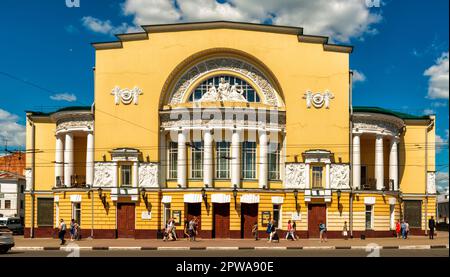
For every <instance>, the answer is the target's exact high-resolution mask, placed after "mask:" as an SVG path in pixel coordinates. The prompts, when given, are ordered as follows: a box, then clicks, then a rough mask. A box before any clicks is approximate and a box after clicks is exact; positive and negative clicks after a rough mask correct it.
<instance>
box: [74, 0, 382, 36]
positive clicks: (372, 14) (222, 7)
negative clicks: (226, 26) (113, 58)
mask: <svg viewBox="0 0 450 277" xmlns="http://www.w3.org/2000/svg"><path fill="white" fill-rule="evenodd" d="M176 3H177V4H178V6H176V5H175V1H174V0H125V2H124V3H123V4H122V13H123V14H124V15H126V16H134V18H133V23H134V24H135V25H136V26H139V25H146V24H162V23H176V22H191V21H213V20H230V21H243V22H253V23H263V22H266V21H272V22H273V23H274V24H277V25H289V26H298V27H304V28H305V33H306V34H314V35H325V36H330V37H331V38H332V39H333V40H337V41H341V42H348V41H350V40H351V39H352V38H357V39H363V37H364V35H366V34H375V33H377V30H376V29H375V27H374V25H375V24H376V23H379V22H380V21H381V20H382V16H381V14H380V13H379V11H380V9H376V8H371V9H370V8H368V7H367V5H366V3H365V1H363V0H316V1H310V0H279V1H273V0H228V1H227V2H223V3H219V2H217V1H216V0H190V1H185V0H183V1H177V2H176ZM82 21H83V25H84V26H85V27H87V28H89V29H90V30H92V31H94V32H98V33H103V34H112V33H116V32H118V31H123V30H124V29H126V30H127V31H130V30H137V29H139V28H138V27H134V28H133V27H132V26H128V24H126V23H122V24H121V25H120V26H119V27H114V26H113V25H112V23H111V21H109V20H106V21H102V20H99V19H97V18H94V17H91V16H86V17H84V18H83V19H82Z"/></svg>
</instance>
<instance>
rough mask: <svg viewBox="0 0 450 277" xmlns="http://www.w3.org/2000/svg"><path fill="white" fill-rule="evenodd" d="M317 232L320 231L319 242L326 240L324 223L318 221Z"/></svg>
mask: <svg viewBox="0 0 450 277" xmlns="http://www.w3.org/2000/svg"><path fill="white" fill-rule="evenodd" d="M319 232H320V242H324V241H325V242H327V226H326V225H325V223H323V222H320V224H319Z"/></svg>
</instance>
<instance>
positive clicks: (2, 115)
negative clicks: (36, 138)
mask: <svg viewBox="0 0 450 277" xmlns="http://www.w3.org/2000/svg"><path fill="white" fill-rule="evenodd" d="M18 120H19V117H18V116H17V115H15V114H11V113H10V112H8V111H5V110H3V109H0V140H1V143H2V144H3V139H6V140H7V141H8V145H10V146H24V145H25V126H23V125H20V124H18V123H17V121H18Z"/></svg>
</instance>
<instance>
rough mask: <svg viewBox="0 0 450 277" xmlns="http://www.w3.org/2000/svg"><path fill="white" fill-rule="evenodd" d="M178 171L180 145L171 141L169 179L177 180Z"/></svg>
mask: <svg viewBox="0 0 450 277" xmlns="http://www.w3.org/2000/svg"><path fill="white" fill-rule="evenodd" d="M177 170H178V143H176V142H173V141H171V142H170V144H169V179H176V178H177Z"/></svg>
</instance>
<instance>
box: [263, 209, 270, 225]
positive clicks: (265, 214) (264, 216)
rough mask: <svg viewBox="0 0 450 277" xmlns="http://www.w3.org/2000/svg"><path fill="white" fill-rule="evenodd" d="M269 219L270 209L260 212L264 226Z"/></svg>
mask: <svg viewBox="0 0 450 277" xmlns="http://www.w3.org/2000/svg"><path fill="white" fill-rule="evenodd" d="M270 220H271V216H270V211H265V212H261V224H262V225H263V226H266V225H267V224H269V222H270Z"/></svg>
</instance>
